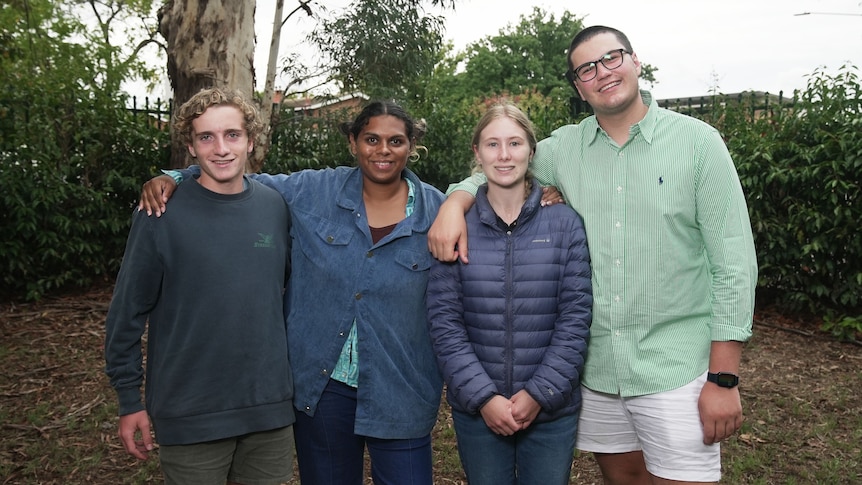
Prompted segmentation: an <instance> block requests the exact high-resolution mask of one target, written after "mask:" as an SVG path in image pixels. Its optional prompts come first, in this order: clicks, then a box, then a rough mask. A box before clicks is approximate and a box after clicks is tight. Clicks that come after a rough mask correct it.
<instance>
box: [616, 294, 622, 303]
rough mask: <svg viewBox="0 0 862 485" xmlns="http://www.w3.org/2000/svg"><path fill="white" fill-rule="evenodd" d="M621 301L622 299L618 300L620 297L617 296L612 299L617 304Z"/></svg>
mask: <svg viewBox="0 0 862 485" xmlns="http://www.w3.org/2000/svg"><path fill="white" fill-rule="evenodd" d="M621 299H622V298H620V295H617V296H615V297H614V301H615V302H619V301H620V300H621Z"/></svg>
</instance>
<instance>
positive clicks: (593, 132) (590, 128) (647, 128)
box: [581, 89, 658, 145]
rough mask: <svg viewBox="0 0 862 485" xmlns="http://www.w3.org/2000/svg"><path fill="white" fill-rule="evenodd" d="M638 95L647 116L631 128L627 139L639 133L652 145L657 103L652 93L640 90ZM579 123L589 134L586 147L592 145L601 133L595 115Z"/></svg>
mask: <svg viewBox="0 0 862 485" xmlns="http://www.w3.org/2000/svg"><path fill="white" fill-rule="evenodd" d="M640 95H641V101H643V103H644V104H645V105H647V106H648V110H647V114H646V116H644V118H643V119H642V120H640V121H639V122H637V123H635V124H634V125H633V126H632V127H631V129H630V131H629V138H631V137H633V136H634V135H635V134H637V133H638V132H640V134H641V135H642V136H643V138H644V140H645V141H646V142H647V143H652V139H653V135H654V134H655V126H656V118H657V116H658V112H657V111H658V109H657V108H658V102H656V100H655V99H653V96H652V93H650V92H649V91H647V90H646V89H641V90H640ZM581 123H582V124H584V128H585V129H586V130H587V133H589V135H587V140H586V142H587V145H592V144H593V142H595V141H596V139H597V138H598V136H599V133H600V132H602V131H603V130H602V127H601V126H599V121H598V119H597V118H596V117H595V115H593V116H590V117H589V118H587V119H585V120H584V121H582V122H581Z"/></svg>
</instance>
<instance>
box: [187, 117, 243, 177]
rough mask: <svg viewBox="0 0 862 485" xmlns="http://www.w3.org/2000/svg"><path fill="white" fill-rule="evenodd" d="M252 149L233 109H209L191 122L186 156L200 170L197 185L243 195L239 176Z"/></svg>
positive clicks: (240, 120)
mask: <svg viewBox="0 0 862 485" xmlns="http://www.w3.org/2000/svg"><path fill="white" fill-rule="evenodd" d="M253 148H254V143H253V142H252V141H251V140H249V139H248V133H246V131H245V125H244V122H243V116H242V112H241V111H240V110H239V108H237V107H236V106H230V105H216V106H211V107H210V108H208V109H207V110H206V111H204V112H203V114H202V115H200V116H198V117H197V118H195V119H194V120H193V121H192V142H191V144H190V145H189V153H191V154H192V156H193V157H195V158H197V160H198V164H200V167H201V176H200V178H199V179H198V182H199V183H200V184H201V185H203V186H204V187H206V188H207V189H209V190H211V191H213V192H217V193H220V194H237V193H240V192H242V190H243V187H242V185H243V184H242V175H243V173H245V167H246V162H247V161H248V155H249V153H251V151H252V149H253Z"/></svg>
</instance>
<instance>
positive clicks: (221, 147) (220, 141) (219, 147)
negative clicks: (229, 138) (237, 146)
mask: <svg viewBox="0 0 862 485" xmlns="http://www.w3.org/2000/svg"><path fill="white" fill-rule="evenodd" d="M215 151H216V153H217V154H219V155H224V154H225V153H227V152H228V148H227V143H226V142H225V139H224V137H221V136H217V137H215Z"/></svg>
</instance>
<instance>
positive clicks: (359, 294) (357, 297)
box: [353, 293, 362, 300]
mask: <svg viewBox="0 0 862 485" xmlns="http://www.w3.org/2000/svg"><path fill="white" fill-rule="evenodd" d="M353 298H356V299H357V300H361V299H362V293H357V294H355V295H353Z"/></svg>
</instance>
